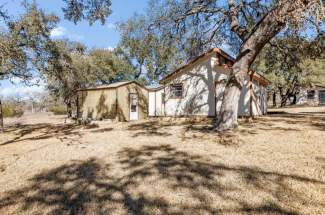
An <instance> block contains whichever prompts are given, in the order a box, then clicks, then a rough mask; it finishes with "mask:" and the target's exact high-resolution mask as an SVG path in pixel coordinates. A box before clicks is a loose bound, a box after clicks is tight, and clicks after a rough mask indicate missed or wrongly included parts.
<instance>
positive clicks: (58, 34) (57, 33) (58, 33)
mask: <svg viewBox="0 0 325 215" xmlns="http://www.w3.org/2000/svg"><path fill="white" fill-rule="evenodd" d="M51 37H52V38H68V39H70V40H82V39H83V38H84V37H83V36H82V35H79V34H75V33H71V32H69V31H68V30H67V29H66V28H65V27H63V26H58V27H56V28H54V29H53V30H52V31H51Z"/></svg>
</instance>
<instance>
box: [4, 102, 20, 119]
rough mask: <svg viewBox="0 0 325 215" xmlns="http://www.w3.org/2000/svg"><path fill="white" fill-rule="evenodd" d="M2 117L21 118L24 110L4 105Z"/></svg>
mask: <svg viewBox="0 0 325 215" xmlns="http://www.w3.org/2000/svg"><path fill="white" fill-rule="evenodd" d="M2 113H3V117H21V116H22V115H23V114H24V110H23V109H21V108H19V107H16V106H14V105H8V104H5V105H3V106H2Z"/></svg>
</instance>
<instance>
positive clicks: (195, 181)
mask: <svg viewBox="0 0 325 215" xmlns="http://www.w3.org/2000/svg"><path fill="white" fill-rule="evenodd" d="M113 165H118V166H119V168H121V170H120V174H114V173H112V172H111V171H112V169H113ZM115 169H116V168H115ZM29 182H30V183H29V185H27V186H25V187H23V188H20V189H17V190H12V191H9V192H7V193H5V194H2V195H1V196H2V197H0V212H1V210H3V211H8V208H10V207H13V208H14V209H16V210H17V211H14V212H16V213H32V212H34V213H40V212H44V213H48V214H117V213H118V214H243V213H246V214H293V215H295V214H300V213H299V209H297V208H300V209H301V207H304V208H307V209H313V208H314V207H315V208H316V207H318V208H324V207H325V205H324V203H322V202H321V200H322V197H313V198H314V199H313V201H311V200H310V196H309V195H308V193H306V192H305V191H300V190H297V186H298V187H299V186H303V187H306V186H308V185H312V186H311V188H310V189H317V188H315V186H324V185H325V183H324V182H323V181H319V180H317V179H313V178H308V177H304V176H299V175H295V174H284V173H281V172H272V171H266V170H263V169H260V168H257V167H252V166H230V165H225V164H222V163H215V162H212V161H209V160H207V159H205V158H204V157H202V156H200V155H196V154H193V153H188V152H185V151H183V150H179V149H176V148H175V147H172V146H171V145H158V146H150V145H147V146H142V147H139V148H124V149H122V150H121V151H120V152H119V153H118V156H117V160H116V163H114V164H106V163H105V162H103V161H102V160H99V159H95V158H92V159H89V160H86V161H75V162H73V163H72V164H67V165H63V166H60V167H58V168H54V169H52V170H48V171H44V172H42V173H41V174H38V175H36V176H35V177H33V178H31V179H30V181H29ZM143 187H145V189H143ZM317 198H319V199H317Z"/></svg>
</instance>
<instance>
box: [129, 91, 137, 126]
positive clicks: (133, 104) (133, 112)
mask: <svg viewBox="0 0 325 215" xmlns="http://www.w3.org/2000/svg"><path fill="white" fill-rule="evenodd" d="M129 97H130V120H138V119H139V107H138V106H139V105H138V103H139V102H138V94H135V93H131V94H130V96H129Z"/></svg>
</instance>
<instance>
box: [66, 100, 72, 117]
mask: <svg viewBox="0 0 325 215" xmlns="http://www.w3.org/2000/svg"><path fill="white" fill-rule="evenodd" d="M67 114H68V118H71V117H72V104H71V101H69V102H67Z"/></svg>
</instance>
